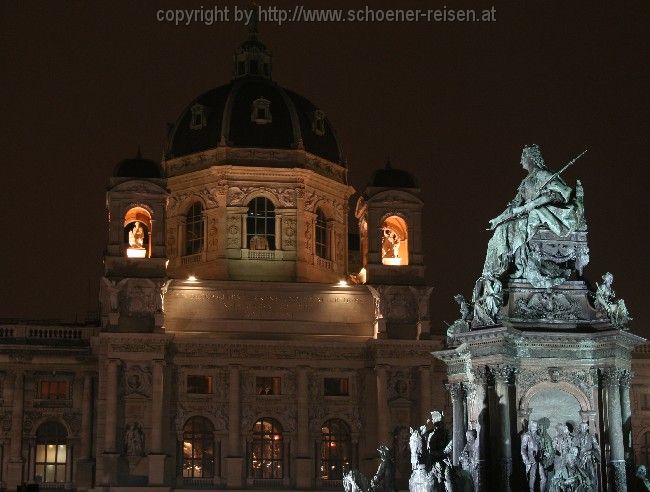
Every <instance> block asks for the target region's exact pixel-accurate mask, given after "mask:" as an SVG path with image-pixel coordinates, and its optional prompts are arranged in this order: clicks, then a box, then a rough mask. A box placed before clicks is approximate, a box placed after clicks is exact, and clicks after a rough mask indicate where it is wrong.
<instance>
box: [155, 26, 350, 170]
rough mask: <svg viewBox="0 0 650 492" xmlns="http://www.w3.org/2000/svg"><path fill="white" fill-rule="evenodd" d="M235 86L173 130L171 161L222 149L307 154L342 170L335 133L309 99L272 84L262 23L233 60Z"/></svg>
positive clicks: (186, 114)
mask: <svg viewBox="0 0 650 492" xmlns="http://www.w3.org/2000/svg"><path fill="white" fill-rule="evenodd" d="M233 62H234V67H233V80H232V82H230V83H229V84H226V85H222V86H220V87H217V88H215V89H212V90H209V91H208V92H206V93H204V94H202V95H201V96H199V97H197V98H196V99H195V100H194V101H192V102H191V103H190V104H189V105H188V106H187V107H186V108H185V110H184V111H183V112H182V113H181V115H180V117H179V118H178V120H177V121H176V124H175V125H174V126H173V127H172V128H171V130H170V134H169V138H168V141H167V148H166V153H165V157H166V159H174V158H177V157H182V156H185V155H189V154H193V153H196V152H202V151H205V150H209V149H214V148H215V147H217V146H229V147H244V148H246V147H255V148H269V149H304V150H306V151H307V152H310V153H312V154H314V155H317V156H319V157H322V158H324V159H327V160H329V161H331V162H335V163H337V164H343V157H342V155H341V149H340V146H339V143H338V141H337V138H336V135H335V133H334V129H333V128H332V125H331V124H330V122H329V120H328V119H327V117H326V115H325V113H324V112H323V111H322V110H320V109H319V108H318V107H317V106H316V105H314V104H313V103H311V102H310V101H309V100H307V99H306V98H304V97H302V96H301V95H299V94H296V93H295V92H293V91H290V90H288V89H285V88H283V87H281V86H279V85H278V84H276V83H275V82H273V81H272V80H271V68H272V66H271V52H270V51H269V50H268V49H267V48H266V46H265V45H264V43H262V42H261V41H260V40H259V37H258V33H257V19H256V18H255V19H253V20H252V21H251V23H250V25H249V33H248V39H247V40H246V41H244V42H243V43H242V44H241V45H240V46H239V47H238V48H237V49H236V50H235V53H234V55H233Z"/></svg>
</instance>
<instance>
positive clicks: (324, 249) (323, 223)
mask: <svg viewBox="0 0 650 492" xmlns="http://www.w3.org/2000/svg"><path fill="white" fill-rule="evenodd" d="M315 229H316V256H320V257H321V258H325V259H327V260H329V257H330V254H329V253H330V252H329V244H328V241H327V219H326V218H325V214H324V213H323V211H322V210H321V209H320V208H319V209H317V210H316V228H315Z"/></svg>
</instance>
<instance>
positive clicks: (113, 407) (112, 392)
mask: <svg viewBox="0 0 650 492" xmlns="http://www.w3.org/2000/svg"><path fill="white" fill-rule="evenodd" d="M119 363H120V361H119V360H118V359H108V362H107V364H106V393H105V394H104V401H105V402H106V410H105V418H104V422H105V425H104V452H105V453H116V452H117V449H116V432H117V429H116V427H117V420H116V419H117V401H118V394H117V369H118V365H119Z"/></svg>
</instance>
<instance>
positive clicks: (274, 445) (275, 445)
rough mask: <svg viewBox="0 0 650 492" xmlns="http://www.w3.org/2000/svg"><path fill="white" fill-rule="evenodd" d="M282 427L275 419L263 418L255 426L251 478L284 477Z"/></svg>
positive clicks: (250, 467)
mask: <svg viewBox="0 0 650 492" xmlns="http://www.w3.org/2000/svg"><path fill="white" fill-rule="evenodd" d="M283 456H284V450H283V443H282V427H281V426H280V424H279V423H278V422H276V421H275V420H273V419H267V418H263V419H260V420H258V421H257V422H255V425H254V426H253V440H252V441H251V449H250V459H249V475H250V477H251V478H282V477H283V468H284V467H283Z"/></svg>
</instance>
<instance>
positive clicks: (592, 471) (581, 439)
mask: <svg viewBox="0 0 650 492" xmlns="http://www.w3.org/2000/svg"><path fill="white" fill-rule="evenodd" d="M573 444H574V446H576V447H577V448H578V450H579V453H578V466H579V467H580V468H581V469H582V470H583V471H584V473H585V474H586V476H587V477H588V478H589V480H590V481H591V482H592V483H596V480H597V477H596V473H597V465H598V462H599V461H600V446H599V445H598V439H596V436H594V435H592V434H591V433H590V432H589V424H588V423H587V422H581V423H580V426H579V427H578V430H577V431H576V432H575V433H574V434H573Z"/></svg>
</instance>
